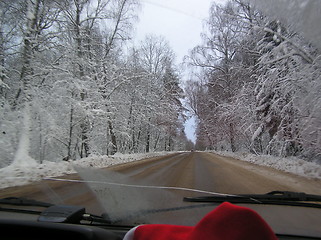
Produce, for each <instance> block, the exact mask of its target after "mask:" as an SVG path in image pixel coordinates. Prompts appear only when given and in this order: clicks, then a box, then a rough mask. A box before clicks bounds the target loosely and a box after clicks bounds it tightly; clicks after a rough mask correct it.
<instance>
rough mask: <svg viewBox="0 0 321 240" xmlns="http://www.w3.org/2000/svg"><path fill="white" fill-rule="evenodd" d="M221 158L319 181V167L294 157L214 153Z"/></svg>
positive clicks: (320, 169) (320, 172)
mask: <svg viewBox="0 0 321 240" xmlns="http://www.w3.org/2000/svg"><path fill="white" fill-rule="evenodd" d="M214 153H216V154H218V155H221V156H226V157H233V158H237V159H240V160H242V161H246V162H250V163H254V164H258V165H262V166H268V167H271V168H275V169H277V170H281V171H284V172H289V173H294V174H296V175H299V176H303V177H308V178H318V179H321V165H320V164H317V163H314V162H308V161H305V160H302V159H299V158H296V157H288V158H282V157H275V156H270V155H259V156H258V155H255V154H251V153H242V152H236V153H232V152H214Z"/></svg>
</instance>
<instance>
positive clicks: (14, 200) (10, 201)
mask: <svg viewBox="0 0 321 240" xmlns="http://www.w3.org/2000/svg"><path fill="white" fill-rule="evenodd" d="M0 204H7V205H15V206H33V207H50V206H53V204H51V203H47V202H40V201H36V200H33V199H28V198H22V197H7V198H2V199H0Z"/></svg>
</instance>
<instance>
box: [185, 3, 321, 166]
mask: <svg viewBox="0 0 321 240" xmlns="http://www.w3.org/2000/svg"><path fill="white" fill-rule="evenodd" d="M251 2H254V1H251ZM261 2H262V3H265V2H264V1H261ZM271 2H272V1H267V2H266V3H265V7H268V6H267V5H268V4H271ZM279 2H281V1H279ZM282 3H283V4H288V6H285V8H284V9H289V8H291V7H293V6H294V7H296V6H295V4H297V9H298V10H297V11H296V12H288V13H287V12H283V13H281V14H280V15H282V14H283V17H284V16H285V17H287V16H286V15H289V16H290V17H289V19H291V21H292V22H291V21H290V22H289V21H288V22H286V21H281V20H278V19H277V18H274V17H271V15H269V16H266V15H264V14H263V13H262V12H260V11H259V10H258V9H256V8H255V7H253V6H251V5H250V4H248V3H246V2H245V1H241V0H233V1H229V2H228V3H227V4H226V5H224V6H219V5H215V4H213V5H212V7H211V9H210V16H209V18H208V19H207V21H206V23H205V27H204V30H203V32H202V39H203V41H202V43H201V44H200V45H199V46H196V47H195V48H193V49H192V50H191V52H190V54H189V56H187V57H185V62H186V64H188V65H189V66H194V67H195V69H194V70H193V73H192V77H191V78H190V81H189V83H188V84H187V87H186V93H187V94H186V97H187V98H188V103H189V109H190V111H192V113H193V114H194V115H195V116H197V121H198V122H197V143H196V145H197V148H198V149H202V150H205V149H214V150H224V151H233V152H235V151H244V152H251V153H254V154H267V155H274V156H280V157H288V156H297V157H300V158H304V159H307V160H310V161H318V162H321V55H320V53H321V52H320V49H321V45H320V44H319V41H318V39H316V38H313V37H312V38H309V37H306V35H304V34H302V33H301V32H300V31H297V30H296V29H298V28H296V27H295V26H296V25H299V24H300V21H301V22H304V21H306V22H309V21H308V20H306V19H304V18H307V19H309V18H311V17H317V18H318V16H320V14H318V16H313V15H311V14H310V13H311V11H309V12H308V13H305V12H304V11H305V10H306V9H310V10H311V9H315V10H316V11H315V12H317V11H320V9H321V6H320V2H318V1H304V2H300V1H283V2H282ZM270 8H272V7H271V6H270ZM317 9H318V10H317ZM277 11H278V7H277V3H275V5H274V6H273V12H277ZM291 15H292V16H291ZM295 15H296V16H295ZM293 19H294V20H296V21H297V22H299V24H297V23H296V22H294V20H293ZM283 20H284V19H283ZM313 27H317V28H319V26H313V25H312V24H310V25H306V26H305V29H304V30H308V31H309V32H311V33H313V32H317V33H320V32H319V31H317V29H313ZM307 28H311V29H307ZM318 37H319V36H318ZM196 69H197V70H196Z"/></svg>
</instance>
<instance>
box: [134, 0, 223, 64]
mask: <svg viewBox="0 0 321 240" xmlns="http://www.w3.org/2000/svg"><path fill="white" fill-rule="evenodd" d="M140 1H141V4H142V8H141V11H140V13H139V22H138V24H137V25H136V37H135V39H136V41H139V40H143V39H144V38H145V36H146V34H149V33H153V34H156V35H162V36H164V37H165V39H166V40H167V41H169V43H170V46H171V48H172V49H173V50H174V52H175V53H176V56H177V59H176V60H177V62H181V61H182V58H183V57H184V56H185V55H186V54H188V50H189V49H191V48H193V47H194V46H196V45H197V44H199V43H200V41H201V39H200V33H201V31H202V25H203V19H205V18H207V17H208V12H209V7H210V4H211V2H212V1H211V0H140ZM219 2H222V1H219Z"/></svg>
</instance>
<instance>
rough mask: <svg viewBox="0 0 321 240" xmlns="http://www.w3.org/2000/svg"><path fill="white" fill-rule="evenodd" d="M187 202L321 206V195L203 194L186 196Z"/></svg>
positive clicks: (284, 192) (290, 193)
mask: <svg viewBox="0 0 321 240" xmlns="http://www.w3.org/2000/svg"><path fill="white" fill-rule="evenodd" d="M183 200H184V201H185V202H203V203H204V202H206V203H213V202H215V203H221V202H231V203H251V204H274V205H291V206H305V207H316V208H321V204H318V203H311V202H321V196H319V195H312V194H306V193H303V192H288V191H272V192H269V193H266V194H239V195H227V196H201V197H184V199H183Z"/></svg>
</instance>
